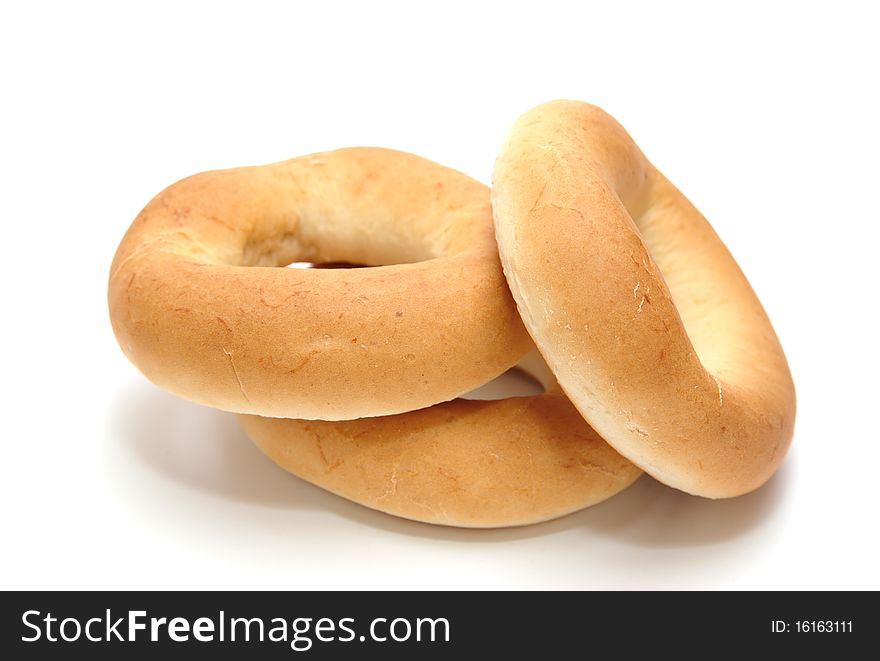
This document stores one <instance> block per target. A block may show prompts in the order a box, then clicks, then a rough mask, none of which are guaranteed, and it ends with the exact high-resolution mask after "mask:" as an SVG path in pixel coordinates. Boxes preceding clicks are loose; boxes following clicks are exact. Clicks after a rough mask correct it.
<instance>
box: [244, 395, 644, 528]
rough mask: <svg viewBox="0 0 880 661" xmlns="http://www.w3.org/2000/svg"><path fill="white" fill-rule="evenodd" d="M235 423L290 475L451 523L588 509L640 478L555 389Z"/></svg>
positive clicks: (372, 503) (521, 521) (534, 518)
mask: <svg viewBox="0 0 880 661" xmlns="http://www.w3.org/2000/svg"><path fill="white" fill-rule="evenodd" d="M239 422H240V424H241V426H242V428H243V429H244V430H245V432H246V433H247V434H248V436H250V438H251V439H252V440H253V442H254V443H255V444H256V445H257V447H259V448H260V449H261V450H262V451H263V452H264V453H265V454H266V455H267V456H268V457H269V458H270V459H272V461H274V462H275V463H276V464H278V465H279V466H281V467H282V468H284V469H285V470H287V471H289V472H291V473H293V474H294V475H297V476H299V477H301V478H303V479H305V480H307V481H309V482H311V483H312V484H315V485H317V486H319V487H322V488H324V489H327V490H328V491H331V492H333V493H335V494H337V495H339V496H342V497H344V498H347V499H349V500H352V501H354V502H356V503H360V504H362V505H366V506H367V507H371V508H373V509H377V510H380V511H382V512H386V513H388V514H393V515H395V516H400V517H404V518H407V519H413V520H415V521H423V522H426V523H434V524H441V525H447V526H459V527H465V528H497V527H504V526H519V525H526V524H530V523H538V522H540V521H546V520H549V519H553V518H556V517H560V516H564V515H565V514H569V513H571V512H574V511H576V510H579V509H582V508H585V507H588V506H590V505H595V504H596V503H599V502H601V501H603V500H605V499H606V498H609V497H611V496H613V495H614V494H616V493H618V492H619V491H621V490H623V489H625V488H626V487H628V486H629V485H630V484H632V483H633V482H635V480H636V479H637V478H638V477H639V475H641V471H640V470H639V469H638V468H637V467H636V466H635V465H633V464H631V463H630V462H629V461H627V460H626V459H624V458H623V457H622V456H620V455H619V454H617V452H615V451H614V450H613V449H612V448H611V447H610V446H609V445H608V444H607V443H605V441H604V440H602V438H601V437H600V436H599V435H598V434H597V433H596V432H594V431H593V430H592V428H590V427H589V426H588V425H587V423H585V422H584V420H583V418H581V416H580V414H579V413H578V412H577V410H576V409H575V408H574V406H573V405H572V404H571V403H570V402H569V401H568V399H567V398H566V397H565V396H564V395H562V394H558V393H553V392H551V393H545V394H542V395H535V396H531V397H512V398H508V399H501V400H494V401H471V400H464V399H456V400H453V401H451V402H446V403H443V404H437V405H435V406H432V407H430V408H426V409H421V410H418V411H411V412H408V413H402V414H398V415H391V416H383V417H377V418H364V419H360V420H351V421H335V422H329V421H315V420H286V419H279V418H263V417H259V416H252V415H240V416H239Z"/></svg>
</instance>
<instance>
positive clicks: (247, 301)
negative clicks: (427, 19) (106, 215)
mask: <svg viewBox="0 0 880 661" xmlns="http://www.w3.org/2000/svg"><path fill="white" fill-rule="evenodd" d="M293 261H311V262H331V261H339V262H351V263H355V264H366V265H371V266H375V265H383V264H389V266H382V267H381V268H373V269H327V270H318V269H314V270H311V269H309V270H306V269H284V268H275V267H279V266H284V265H286V264H289V263H291V262H293ZM109 304H110V317H111V320H112V323H113V329H114V332H115V333H116V337H117V339H118V341H119V344H120V345H121V346H122V349H123V350H124V351H125V353H126V354H127V356H128V357H129V359H130V360H131V361H132V362H133V363H134V364H135V365H136V366H137V367H138V368H139V369H140V370H141V371H142V372H143V373H144V374H145V375H146V376H147V377H148V378H149V379H150V380H152V381H153V382H154V383H156V384H157V385H159V386H161V387H163V388H165V389H167V390H169V391H171V392H173V393H176V394H178V395H181V396H183V397H186V398H189V399H192V400H194V401H196V402H200V403H202V404H207V405H209V406H213V407H216V408H220V409H225V410H229V411H236V412H241V413H253V414H260V415H266V416H279V417H297V418H312V419H325V420H338V419H350V418H357V417H363V416H376V415H386V414H392V413H398V412H401V411H408V410H412V409H416V408H421V407H424V406H429V405H431V404H435V403H437V402H441V401H446V400H449V399H452V398H454V397H457V396H458V395H460V394H462V393H464V392H467V391H469V390H471V389H473V388H475V387H477V386H479V385H481V384H482V383H485V382H486V381H489V380H491V379H492V378H493V377H495V376H497V375H498V374H500V373H501V372H503V371H504V370H506V369H508V368H510V367H511V366H513V365H514V364H515V363H516V362H517V361H518V360H519V359H520V358H521V357H522V356H523V355H524V354H525V353H526V352H527V351H528V349H529V347H530V346H531V342H530V341H529V338H528V335H527V333H526V332H525V329H524V328H523V327H522V324H521V322H520V320H519V318H518V316H517V313H516V307H515V305H514V303H513V300H512V299H511V298H510V294H509V292H508V290H507V286H506V284H505V282H504V276H503V274H502V272H501V266H500V263H499V261H498V255H497V248H496V246H495V239H494V236H493V230H492V217H491V211H490V207H489V193H488V189H487V188H486V187H485V186H483V185H482V184H480V183H478V182H476V181H474V180H473V179H470V178H469V177H467V176H465V175H463V174H461V173H458V172H455V171H453V170H450V169H447V168H444V167H442V166H440V165H437V164H436V163H432V162H430V161H427V160H425V159H423V158H419V157H418V156H414V155H411V154H405V153H402V152H397V151H390V150H386V149H372V148H354V149H342V150H339V151H334V152H327V153H323V154H313V155H310V156H303V157H300V158H295V159H293V160H289V161H284V162H281V163H275V164H272V165H266V166H262V167H248V168H238V169H233V170H222V171H216V172H206V173H203V174H198V175H195V176H193V177H190V178H188V179H184V180H183V181H180V182H178V183H176V184H174V185H173V186H171V187H170V188H168V189H166V190H165V191H163V192H162V193H160V194H159V195H158V196H157V197H156V198H154V199H153V200H152V201H151V202H150V203H149V204H148V205H147V207H146V208H145V209H144V210H143V211H142V212H141V213H140V215H139V216H138V217H137V219H136V220H135V221H134V223H133V224H132V226H131V228H130V229H129V230H128V233H127V234H126V235H125V237H124V238H123V240H122V243H121V245H120V246H119V249H118V251H117V253H116V257H115V259H114V261H113V265H112V269H111V275H110V286H109Z"/></svg>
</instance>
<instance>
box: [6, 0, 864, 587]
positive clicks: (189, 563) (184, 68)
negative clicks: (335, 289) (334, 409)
mask: <svg viewBox="0 0 880 661" xmlns="http://www.w3.org/2000/svg"><path fill="white" fill-rule="evenodd" d="M872 6H873V5H872V3H860V2H835V3H824V4H820V3H811V2H792V3H786V2H774V3H767V2H761V3H751V2H742V3H737V4H736V5H730V6H729V7H728V8H721V7H719V6H718V5H717V4H716V3H700V2H693V3H681V2H672V3H647V2H646V3H632V2H620V3H618V2H613V3H612V2H602V3H595V2H571V3H563V2H551V1H547V0H542V1H541V2H534V3H528V4H527V3H517V2H505V3H488V2H486V3H476V2H451V1H450V0H447V1H446V2H443V3H437V4H433V3H403V2H401V3H387V2H370V3H356V2H351V3H341V2H313V3H286V2H278V3H270V2H240V3H226V2H186V3H184V2H152V3H143V4H142V5H140V6H134V5H133V4H132V3H111V2H106V3H96V2H79V3H61V2H58V3H45V2H33V3H18V4H17V6H13V5H12V3H4V4H3V5H2V8H0V63H2V64H0V67H2V69H0V70H2V78H0V92H2V99H3V101H2V104H0V120H2V121H0V145H2V147H0V177H2V181H3V192H2V195H0V210H2V215H0V217H2V219H3V222H4V227H3V231H4V239H5V246H6V249H5V251H4V252H5V254H4V259H3V261H2V269H3V277H2V280H0V286H2V294H3V323H2V325H0V337H2V347H3V353H2V363H0V365H2V375H3V379H2V382H0V383H2V388H3V392H4V402H5V410H6V413H5V421H4V422H5V424H4V464H5V471H4V478H3V480H2V481H0V489H2V499H0V502H2V508H3V522H4V526H3V527H4V544H3V545H2V549H0V554H2V562H0V588H4V589H8V588H25V589H35V588H124V589H134V588H290V589H297V588H404V589H428V588H550V589H558V588H562V589H565V588H873V589H877V588H880V572H878V564H877V562H876V559H877V557H878V555H880V545H878V531H877V519H876V504H877V492H876V484H877V465H878V463H880V443H878V441H880V438H878V432H877V424H876V421H875V420H874V417H873V416H874V413H875V412H876V410H877V403H876V401H875V399H876V395H877V385H876V374H877V370H878V367H880V365H878V352H877V325H876V319H877V312H876V310H877V307H878V303H877V277H876V265H877V256H876V252H877V242H878V238H880V236H878V220H880V218H878V205H877V203H876V194H877V193H876V191H877V185H878V184H877V176H878V167H877V157H876V154H877V152H878V148H880V132H878V122H877V117H880V104H878V98H877V88H878V85H877V66H878V63H880V48H878V40H877V35H876V26H877V25H878V22H877V20H876V17H875V16H874V15H872ZM558 97H569V98H577V99H583V100H587V101H591V102H593V103H596V104H599V105H601V106H603V107H605V108H606V109H607V110H608V111H609V112H611V113H612V114H613V115H615V116H616V117H617V118H618V119H619V120H620V121H621V122H622V123H623V124H624V126H626V127H627V128H628V129H629V131H630V132H631V133H632V135H633V136H634V138H635V139H636V141H637V142H638V143H639V144H640V145H641V147H642V148H643V149H644V151H645V153H646V154H647V155H648V156H649V158H651V159H652V160H653V161H654V162H655V163H656V164H657V165H658V167H660V169H661V170H663V171H664V172H665V173H666V174H667V175H668V176H669V177H670V179H672V180H673V181H674V182H676V183H677V184H678V185H679V186H680V187H681V188H682V190H683V191H684V192H685V194H687V195H688V196H689V197H690V198H691V199H692V200H693V201H694V202H695V203H696V205H697V206H698V207H699V208H700V209H701V210H702V211H703V212H704V213H705V214H706V216H707V217H708V218H709V219H710V221H711V222H712V223H713V224H714V226H715V228H716V229H717V231H718V232H719V234H720V235H721V236H722V238H723V239H724V240H725V241H726V242H727V244H728V246H729V247H730V249H731V251H732V252H733V254H734V255H735V256H736V257H737V259H738V261H739V263H740V265H741V266H742V267H743V270H744V271H745V272H746V274H747V275H748V277H749V278H750V280H751V282H752V284H753V286H754V287H755V289H756V290H757V291H758V294H759V295H760V296H761V298H762V301H763V302H764V304H765V306H766V308H767V310H768V312H769V314H770V316H771V318H772V320H773V322H774V324H775V327H776V329H777V331H778V333H779V335H780V337H781V339H782V341H783V345H784V346H785V348H786V351H787V354H788V356H789V360H790V363H791V366H792V370H793V373H794V376H795V382H796V385H797V388H798V408H799V412H798V421H797V429H796V433H795V440H794V445H793V449H792V452H791V453H790V455H789V457H788V459H787V460H786V462H785V464H784V466H783V468H782V470H781V471H780V472H779V474H778V475H777V476H776V477H775V478H774V479H773V480H772V481H771V482H770V483H769V484H768V485H767V486H766V487H765V488H763V489H761V490H760V491H758V492H756V493H754V494H751V495H748V496H745V497H742V498H739V499H736V500H730V501H723V502H711V501H706V500H701V499H698V498H693V497H690V496H686V495H684V494H681V493H679V492H676V491H674V490H672V489H669V488H666V487H664V486H661V485H659V484H657V483H656V482H654V481H652V480H651V479H650V478H648V477H644V478H642V479H641V480H640V481H639V482H638V483H637V484H636V485H635V486H633V487H632V488H631V489H629V490H628V491H626V492H625V493H623V494H621V495H620V496H618V497H616V498H613V499H612V500H610V501H608V502H607V503H605V504H602V505H600V506H597V507H595V508H592V509H589V510H586V511H583V512H580V513H577V514H575V515H572V516H569V517H566V518H564V519H561V520H557V521H553V522H550V523H546V524H542V525H538V526H533V527H528V528H520V529H510V530H496V531H466V530H457V529H449V528H438V527H430V526H426V525H422V524H418V523H412V522H408V521H403V520H399V519H395V518H392V517H389V516H386V515H383V514H379V513H376V512H372V511H370V510H367V509H364V508H362V507H359V506H357V505H354V504H351V503H349V502H347V501H344V500H341V499H339V498H337V497H335V496H332V495H330V494H327V493H325V492H322V491H320V490H319V489H317V488H314V487H312V486H310V485H308V484H306V483H304V482H302V481H300V480H298V479H296V478H294V477H292V476H289V475H287V474H286V473H284V472H283V471H281V470H280V469H278V468H276V467H274V466H273V465H272V464H271V463H270V462H269V461H268V460H266V459H265V458H263V457H262V456H261V455H260V453H259V452H257V451H256V450H255V449H254V448H253V447H252V446H251V445H250V443H249V442H248V441H247V439H246V438H245V437H244V436H243V434H242V433H241V432H240V431H239V430H238V428H237V426H236V424H235V420H234V417H233V416H232V415H230V414H226V413H221V412H217V411H213V410H210V409H206V408H203V407H200V406H197V405H194V404H191V403H189V402H186V401H183V400H180V399H177V398H175V397H173V396H171V395H168V394H166V393H164V392H161V391H159V390H158V389H156V388H155V387H153V386H152V385H150V384H149V383H147V382H146V380H145V379H144V378H143V377H141V375H140V374H139V373H138V372H137V371H136V370H135V369H134V368H133V367H132V366H131V365H130V364H129V363H128V362H127V361H126V360H125V358H124V356H123V355H122V353H121V351H120V350H119V349H118V347H117V346H116V342H115V340H114V338H113V334H112V332H111V329H110V324H109V321H108V318H107V311H106V302H105V294H106V278H107V273H108V269H109V265H110V260H111V258H112V256H113V252H114V250H115V247H116V244H117V242H118V241H119V239H120V238H121V236H122V234H123V232H124V231H125V229H126V228H127V226H128V224H129V223H130V222H131V220H132V219H133V218H134V216H135V215H136V213H137V212H138V211H139V209H140V208H141V207H142V206H143V205H144V204H145V203H146V202H147V201H148V200H149V198H150V197H151V196H152V195H154V194H155V193H156V192H158V191H159V190H160V189H162V188H163V187H164V186H166V185H168V184H170V183H172V182H173V181H175V180H177V179H179V178H181V177H183V176H185V175H188V174H191V173H194V172H197V171H200V170H205V169H213V168H221V167H230V166H237V165H245V164H257V163H263V162H268V161H273V160H278V159H282V158H288V157H291V156H295V155H299V154H304V153H309V152H311V151H317V150H324V149H332V148H335V147H342V146H347V145H382V146H388V147H394V148H399V149H405V150H408V151H413V152H416V153H419V154H422V155H424V156H427V157H429V158H431V159H433V160H436V161H439V162H441V163H444V164H446V165H449V166H452V167H455V168H457V169H460V170H462V171H464V172H466V173H468V174H470V175H472V176H475V177H477V178H479V179H481V180H483V181H486V182H488V181H489V178H490V173H491V168H492V163H493V159H494V155H495V151H496V149H497V148H498V146H499V144H500V142H501V139H502V137H503V135H504V133H505V131H506V130H507V128H508V127H509V125H510V124H511V123H512V121H513V120H514V119H515V117H516V116H517V115H518V114H519V113H521V112H524V111H525V110H527V109H528V108H530V107H531V106H533V105H535V104H537V103H540V102H542V101H545V100H549V99H552V98H558ZM742 353H743V360H748V348H747V347H743V352H742ZM509 385H510V384H509V383H508V386H509Z"/></svg>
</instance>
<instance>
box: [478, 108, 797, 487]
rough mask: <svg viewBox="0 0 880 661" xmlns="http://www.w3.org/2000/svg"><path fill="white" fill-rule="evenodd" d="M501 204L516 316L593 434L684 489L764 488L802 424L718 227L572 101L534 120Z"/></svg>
mask: <svg viewBox="0 0 880 661" xmlns="http://www.w3.org/2000/svg"><path fill="white" fill-rule="evenodd" d="M492 200H493V207H494V215H495V227H496V235H497V238H498V244H499V250H500V252H501V259H502V263H503V265H504V270H505V274H506V276H507V280H508V283H509V285H510V288H511V290H512V292H513V295H514V298H515V299H516V302H517V304H518V306H519V310H520V314H521V315H522V318H523V320H524V322H525V324H526V327H527V328H528V330H529V332H530V334H531V335H532V338H533V339H534V340H535V343H536V344H537V346H538V348H539V349H540V351H541V353H542V355H543V356H544V358H545V359H546V361H547V363H548V365H549V366H550V368H551V369H552V370H553V372H554V373H555V375H556V377H557V379H558V380H559V383H560V385H561V386H562V388H563V389H564V391H565V392H566V393H567V394H568V396H569V398H570V399H571V401H572V403H573V404H574V405H575V406H576V407H577V408H578V410H579V411H580V412H581V413H582V414H583V416H584V418H585V419H586V420H587V421H588V422H589V423H590V425H592V426H593V427H594V428H595V429H596V430H597V431H598V432H599V434H601V436H602V437H603V438H605V439H606V440H607V441H608V442H609V443H610V444H611V445H612V446H613V447H614V448H616V449H617V450H618V451H619V452H620V453H621V454H623V455H624V456H625V457H627V458H629V459H630V460H631V461H633V462H634V463H635V464H637V465H638V466H640V467H641V468H643V469H644V470H645V471H646V472H648V473H650V474H651V475H653V476H654V477H655V478H657V479H659V480H661V481H663V482H665V483H667V484H669V485H671V486H674V487H677V488H679V489H682V490H684V491H688V492H690V493H693V494H698V495H702V496H708V497H715V498H718V497H727V496H736V495H738V494H742V493H745V492H748V491H750V490H752V489H755V488H757V487H758V486H760V485H761V484H763V483H764V482H765V481H766V480H767V479H768V478H769V477H770V476H771V475H772V474H773V472H774V471H775V470H776V468H777V467H778V465H779V463H780V462H781V461H782V458H783V456H784V455H785V452H786V449H787V448H788V446H789V443H790V441H791V436H792V431H793V427H794V417H795V395H794V386H793V384H792V380H791V375H790V373H789V369H788V365H787V363H786V360H785V355H784V354H783V351H782V347H781V346H780V344H779V341H778V340H777V338H776V335H775V333H774V331H773V328H772V326H771V325H770V321H769V320H768V318H767V315H766V314H765V312H764V310H763V308H762V307H761V304H760V302H759V301H758V299H757V297H756V296H755V294H754V292H753V291H752V289H751V287H750V286H749V283H748V282H747V281H746V278H745V277H744V276H743V274H742V272H741V271H740V269H739V267H738V266H737V264H736V262H735V261H734V259H733V257H731V255H730V253H729V252H728V251H727V249H726V248H725V246H724V244H723V243H722V242H721V240H720V239H719V238H718V236H717V235H716V234H715V232H714V231H713V230H712V228H711V226H710V225H709V224H708V223H707V222H706V220H705V219H704V218H703V216H702V215H701V214H700V213H699V212H698V211H697V210H696V209H695V208H694V207H693V205H691V203H690V202H689V201H688V200H687V199H686V198H685V197H684V196H683V195H682V194H681V193H680V192H679V191H678V190H677V189H676V188H675V187H674V186H673V185H672V184H671V183H670V182H669V181H668V180H667V179H666V178H665V177H664V176H663V175H662V174H661V173H660V172H659V171H658V170H657V169H656V168H654V167H653V166H652V165H651V164H650V163H649V162H648V161H647V160H646V159H645V157H644V155H643V154H642V153H641V151H640V150H639V148H638V147H637V146H636V145H635V143H634V142H633V141H632V139H631V138H630V136H629V135H628V134H627V133H626V131H625V130H624V129H623V127H621V126H620V124H618V123H617V122H616V121H614V119H612V118H611V117H610V116H609V115H607V114H606V113H604V112H603V111H602V110H600V109H599V108H596V107H594V106H591V105H588V104H585V103H579V102H575V101H554V102H550V103H547V104H544V105H542V106H539V107H537V108H535V109H533V110H531V111H529V112H527V113H526V114H525V115H523V116H522V117H520V119H519V120H518V121H517V122H516V124H515V125H514V126H513V128H512V129H511V131H510V133H509V135H508V137H507V140H506V142H505V143H504V145H503V147H502V149H501V151H500V153H499V155H498V159H497V161H496V163H495V169H494V173H493V191H492Z"/></svg>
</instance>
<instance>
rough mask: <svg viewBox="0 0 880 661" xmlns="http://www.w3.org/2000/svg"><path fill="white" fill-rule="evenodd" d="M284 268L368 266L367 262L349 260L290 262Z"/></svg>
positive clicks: (354, 267)
mask: <svg viewBox="0 0 880 661" xmlns="http://www.w3.org/2000/svg"><path fill="white" fill-rule="evenodd" d="M286 268H289V269H365V268H370V267H369V266H368V265H367V264H353V263H351V262H318V263H314V262H291V263H290V264H288V265H287V267H286Z"/></svg>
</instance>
